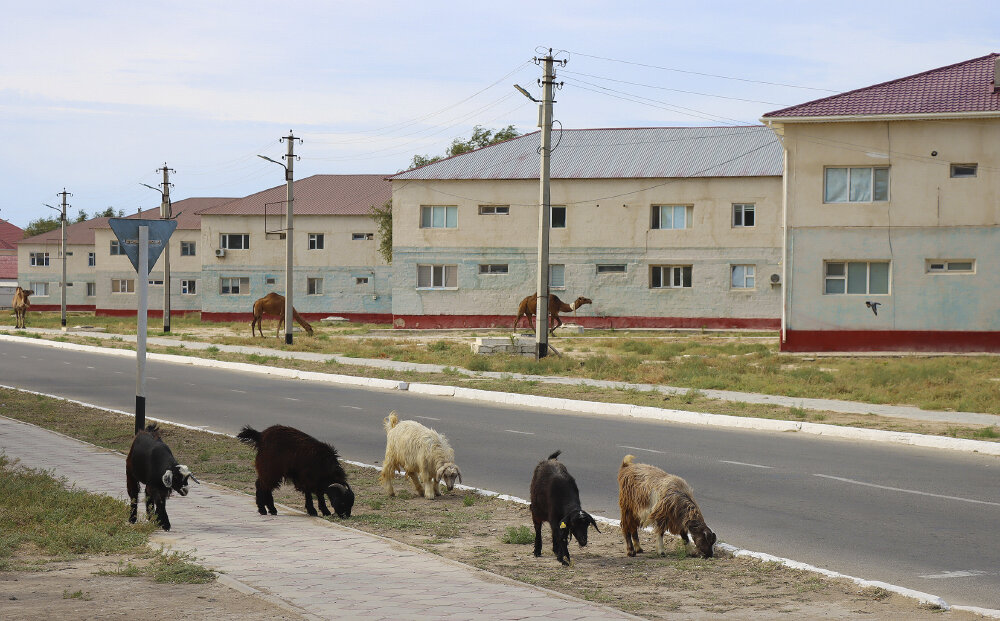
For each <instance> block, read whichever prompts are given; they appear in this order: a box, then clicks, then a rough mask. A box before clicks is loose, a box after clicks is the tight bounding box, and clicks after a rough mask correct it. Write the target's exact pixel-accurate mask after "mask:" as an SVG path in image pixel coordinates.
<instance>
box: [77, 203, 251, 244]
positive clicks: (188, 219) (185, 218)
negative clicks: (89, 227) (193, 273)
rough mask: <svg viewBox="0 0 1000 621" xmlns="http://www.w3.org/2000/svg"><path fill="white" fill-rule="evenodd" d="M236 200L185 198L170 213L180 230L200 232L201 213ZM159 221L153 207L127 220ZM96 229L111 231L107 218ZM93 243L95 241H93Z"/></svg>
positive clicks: (158, 214)
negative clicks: (144, 219)
mask: <svg viewBox="0 0 1000 621" xmlns="http://www.w3.org/2000/svg"><path fill="white" fill-rule="evenodd" d="M233 200H236V199H233V198H185V199H184V200H179V201H177V202H174V203H171V205H170V211H171V213H172V214H173V216H174V218H176V219H177V228H178V229H193V230H198V229H200V228H201V212H202V211H204V210H206V209H209V208H211V207H216V206H218V205H224V204H226V203H228V202H230V201H233ZM140 216H141V217H142V218H146V219H151V220H158V219H159V217H160V208H159V207H153V208H151V209H146V210H145V211H142V212H141V213H138V214H134V213H131V214H128V215H126V216H125V217H126V218H138V217H140ZM93 228H95V229H109V228H111V225H109V224H108V223H107V218H105V219H104V221H103V222H101V223H100V224H97V225H94V227H93ZM91 241H93V240H91Z"/></svg>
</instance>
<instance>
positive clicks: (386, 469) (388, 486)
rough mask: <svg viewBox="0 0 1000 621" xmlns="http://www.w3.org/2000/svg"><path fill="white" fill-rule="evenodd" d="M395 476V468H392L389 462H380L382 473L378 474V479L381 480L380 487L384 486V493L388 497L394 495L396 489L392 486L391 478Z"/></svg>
mask: <svg viewBox="0 0 1000 621" xmlns="http://www.w3.org/2000/svg"><path fill="white" fill-rule="evenodd" d="M395 476H396V470H395V468H392V467H391V465H390V464H389V462H388V461H387V462H385V463H384V464H382V474H381V475H379V479H381V481H382V487H384V488H385V493H386V494H388V495H389V496H390V497H391V496H395V495H396V490H395V489H394V488H393V486H392V479H393V477H395Z"/></svg>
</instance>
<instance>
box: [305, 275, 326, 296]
mask: <svg viewBox="0 0 1000 621" xmlns="http://www.w3.org/2000/svg"><path fill="white" fill-rule="evenodd" d="M306 295H323V278H322V277H320V276H310V277H307V278H306Z"/></svg>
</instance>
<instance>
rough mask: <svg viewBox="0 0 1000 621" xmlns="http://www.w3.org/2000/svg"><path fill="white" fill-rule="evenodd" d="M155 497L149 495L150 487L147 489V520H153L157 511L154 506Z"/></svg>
mask: <svg viewBox="0 0 1000 621" xmlns="http://www.w3.org/2000/svg"><path fill="white" fill-rule="evenodd" d="M153 502H154V501H153V497H152V496H151V495H150V494H149V487H148V486H147V487H146V519H147V520H152V519H153V511H154V509H155V507H154V505H153Z"/></svg>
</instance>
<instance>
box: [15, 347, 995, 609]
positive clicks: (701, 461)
mask: <svg viewBox="0 0 1000 621" xmlns="http://www.w3.org/2000/svg"><path fill="white" fill-rule="evenodd" d="M135 367H136V365H135V361H134V359H130V358H123V357H117V356H108V355H103V354H90V353H81V352H70V351H62V350H57V349H51V348H48V347H44V346H40V345H35V344H16V343H8V342H4V343H0V384H7V385H12V386H17V387H21V388H27V389H30V390H36V391H39V392H45V393H51V394H57V395H61V396H65V397H69V398H72V399H79V400H81V401H86V402H89V403H94V404H97V405H101V406H105V407H111V408H116V409H121V410H126V411H133V409H134V404H135ZM146 372H147V386H146V395H147V415H148V416H151V417H156V418H163V419H168V420H172V421H175V422H179V423H185V424H188V425H198V426H204V427H206V428H209V429H213V430H217V431H223V432H227V433H235V432H237V431H238V430H239V428H240V427H242V426H243V425H244V424H250V425H253V426H255V427H257V428H258V429H262V428H264V427H266V426H268V425H271V424H275V423H282V424H286V425H291V426H293V427H298V428H300V429H302V430H304V431H306V432H308V433H310V434H313V435H315V436H317V437H319V438H321V439H323V440H325V441H328V442H331V443H332V444H334V445H335V446H336V447H337V449H338V450H339V452H340V453H341V455H342V456H344V457H345V458H347V459H351V460H356V461H362V462H367V463H374V462H377V461H380V460H381V458H382V455H383V453H384V447H385V444H384V442H385V435H384V432H383V429H382V418H383V417H384V416H386V414H387V413H388V412H389V410H392V409H395V410H397V411H398V412H399V414H400V418H402V419H407V418H416V419H418V420H420V421H421V422H423V423H424V424H427V425H429V426H431V427H434V428H436V429H438V430H439V431H442V432H443V433H445V434H446V435H447V436H448V437H449V439H450V440H451V443H452V446H453V447H454V448H455V452H456V460H457V462H458V464H459V466H460V467H461V468H462V472H463V479H464V482H465V483H466V484H469V485H474V486H477V487H483V488H487V489H492V490H496V491H500V492H504V493H508V494H513V495H517V496H521V497H527V494H528V483H529V481H530V478H531V472H532V470H533V468H534V466H535V464H536V463H537V462H538V461H539V460H541V459H544V458H545V457H546V456H548V455H549V454H550V453H552V452H553V451H555V450H556V449H562V451H563V455H562V457H561V459H562V461H563V462H564V463H565V464H566V465H567V467H568V468H569V470H570V472H571V473H572V474H573V475H574V476H575V477H576V479H577V483H578V484H579V487H580V489H581V494H582V496H583V503H584V508H586V509H587V510H589V511H591V512H592V513H595V514H600V515H605V516H608V517H618V508H617V487H616V479H615V477H616V475H617V470H618V466H619V464H620V463H621V458H622V456H624V455H625V454H626V453H632V454H634V455H636V456H637V458H638V460H639V461H644V462H647V463H652V464H654V465H656V466H659V467H661V468H663V469H665V470H666V471H668V472H671V473H674V474H678V475H680V476H683V477H684V478H685V479H687V481H688V482H689V483H690V484H691V485H692V487H693V488H694V490H695V496H696V498H697V500H698V503H699V504H700V505H701V508H702V511H703V513H704V514H705V518H706V520H707V522H708V524H709V526H710V527H712V528H713V529H714V530H715V531H716V532H717V533H718V535H719V539H720V541H725V542H727V543H731V544H733V545H737V546H740V547H744V548H747V549H750V550H756V551H760V552H767V553H770V554H774V555H777V556H784V557H788V558H792V559H795V560H798V561H803V562H806V563H810V564H813V565H817V566H820V567H824V568H827V569H831V570H834V571H839V572H842V573H846V574H850V575H854V576H860V577H864V578H868V579H874V580H882V581H885V582H889V583H892V584H897V585H901V586H905V587H908V588H911V589H916V590H920V591H925V592H928V593H932V594H935V595H939V596H941V597H943V598H944V599H945V600H947V601H948V602H949V603H952V604H963V605H969V606H979V607H986V608H995V609H1000V545H998V538H997V536H996V533H995V529H996V527H997V525H998V524H1000V482H998V478H997V475H998V473H1000V460H998V459H996V458H993V457H985V456H980V455H974V454H964V453H957V452H951V451H942V450H930V449H919V448H912V447H903V446H893V445H887V444H878V443H864V442H849V441H844V440H836V439H827V438H819V437H815V436H805V435H799V434H795V433H769V432H758V431H738V430H733V431H729V430H722V429H706V428H699V427H694V426H685V425H676V424H667V423H658V422H650V421H638V420H625V419H621V418H615V417H601V416H590V415H574V414H568V413H565V412H553V411H546V410H540V409H522V408H507V407H497V406H494V405H488V404H480V403H477V402H472V401H462V400H457V399H453V398H433V397H427V396H421V395H412V394H409V393H407V392H405V391H380V390H370V389H355V388H343V387H339V386H335V385H331V384H312V383H308V382H303V381H300V380H285V379H275V378H271V377H268V376H262V375H255V374H248V373H240V372H234V371H225V370H215V369H206V368H197V367H190V366H187V365H177V364H167V363H161V362H154V361H150V362H148V363H147V366H146ZM0 412H2V409H0ZM597 536H601V535H597ZM650 544H652V542H650ZM646 548H647V550H649V549H651V548H652V549H655V547H653V546H652V545H649V546H646ZM622 553H623V554H624V543H623V544H622Z"/></svg>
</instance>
